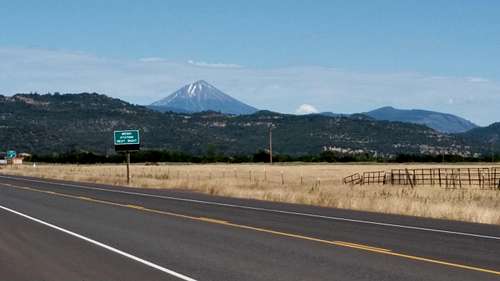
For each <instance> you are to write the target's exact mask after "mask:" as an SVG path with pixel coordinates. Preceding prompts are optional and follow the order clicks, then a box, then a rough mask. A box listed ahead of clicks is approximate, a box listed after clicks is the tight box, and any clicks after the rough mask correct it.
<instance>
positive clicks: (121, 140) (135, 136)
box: [114, 130, 141, 145]
mask: <svg viewBox="0 0 500 281" xmlns="http://www.w3.org/2000/svg"><path fill="white" fill-rule="evenodd" d="M114 135H115V145H127V144H140V143H141V142H140V138H139V130H126V131H115V132H114Z"/></svg>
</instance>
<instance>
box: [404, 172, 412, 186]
mask: <svg viewBox="0 0 500 281" xmlns="http://www.w3.org/2000/svg"><path fill="white" fill-rule="evenodd" d="M405 170H406V177H407V178H408V182H409V183H410V186H411V188H412V189H413V182H412V180H411V176H410V172H409V171H408V169H405Z"/></svg>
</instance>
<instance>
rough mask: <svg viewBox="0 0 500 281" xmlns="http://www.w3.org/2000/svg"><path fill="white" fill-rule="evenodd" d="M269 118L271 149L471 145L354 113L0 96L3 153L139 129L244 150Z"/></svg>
mask: <svg viewBox="0 0 500 281" xmlns="http://www.w3.org/2000/svg"><path fill="white" fill-rule="evenodd" d="M270 123H272V124H273V125H274V126H275V127H276V128H275V129H274V130H273V143H274V151H276V153H282V154H289V155H303V154H318V153H321V152H322V151H325V150H331V151H336V152H338V153H345V154H356V153H369V154H371V155H374V154H376V155H389V154H399V153H415V154H420V153H422V154H442V153H446V154H463V155H470V153H471V152H473V151H474V150H476V149H477V148H476V147H475V144H474V143H465V141H464V139H465V138H464V137H463V136H461V135H447V134H442V133H438V132H436V131H434V130H432V129H430V128H428V127H425V126H423V125H417V124H407V123H401V122H389V121H376V120H373V119H370V118H364V117H363V116H362V115H356V116H353V117H329V116H322V115H305V116H296V115H286V114H278V113H273V112H269V111H259V112H257V113H255V114H252V115H243V116H232V115H224V114H220V113H215V112H201V113H195V114H182V113H172V112H166V113H161V112H156V111H153V110H150V109H148V108H146V107H143V106H138V105H132V104H130V103H127V102H124V101H122V100H119V99H113V98H109V97H107V96H104V95H99V94H95V93H92V94H90V93H82V94H47V95H38V94H17V95H15V96H12V97H5V96H0V130H1V133H0V150H3V151H4V150H6V149H15V150H17V151H22V152H31V153H38V154H41V153H46V154H47V153H60V152H68V151H92V152H96V153H104V152H108V153H109V152H112V151H113V147H112V142H113V140H112V132H113V130H116V129H140V130H141V133H142V141H143V147H144V148H145V149H168V150H174V151H181V152H186V153H192V154H203V153H206V152H207V151H211V152H216V153H221V154H225V155H236V154H252V153H255V152H256V151H259V150H263V149H265V148H266V147H267V143H268V126H269V124H270ZM468 140H469V141H471V140H472V138H468ZM469 146H470V147H469Z"/></svg>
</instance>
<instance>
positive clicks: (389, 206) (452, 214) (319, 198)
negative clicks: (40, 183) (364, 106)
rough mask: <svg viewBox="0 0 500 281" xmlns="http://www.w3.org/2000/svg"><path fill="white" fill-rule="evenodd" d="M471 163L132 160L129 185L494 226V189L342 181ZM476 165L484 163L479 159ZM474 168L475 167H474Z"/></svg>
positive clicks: (59, 172) (76, 174)
mask: <svg viewBox="0 0 500 281" xmlns="http://www.w3.org/2000/svg"><path fill="white" fill-rule="evenodd" d="M470 166H471V165H467V166H465V165H439V166H437V165H418V164H415V165H395V164H391V165H383V164H317V165H316V164H289V165H272V166H270V165H264V164H234V165H229V164H206V165H194V164H193V165H181V164H168V165H158V166H147V165H132V167H131V171H132V183H131V186H134V187H140V188H182V189H189V190H193V191H197V192H203V193H208V194H213V195H221V196H230V197H240V198H254V199H261V200H269V201H278V202H289V203H300V204H310V205H317V206H325V207H335V208H344V209H354V210H365V211H374V212H382V213H392V214H404V215H412V216H421V217H431V218H444V219H452V220H462V221H469V222H477V223H488V224H500V191H498V190H480V189H475V188H461V189H459V188H457V189H445V188H442V187H436V186H434V187H431V186H417V187H415V188H414V189H412V188H410V187H408V186H391V185H363V186H359V185H357V186H349V185H344V184H343V183H342V178H343V177H345V176H348V175H350V174H353V173H356V172H362V171H379V170H390V169H393V168H403V169H404V168H429V167H455V168H456V167H470ZM483 166H484V167H490V166H488V165H483ZM474 167H481V166H479V165H475V166H474ZM0 173H2V174H12V175H27V176H35V177H42V178H52V179H64V180H72V181H84V182H95V183H105V184H112V185H126V176H125V174H126V169H125V166H124V165H43V164H42V165H37V166H36V167H33V166H30V165H23V166H17V167H16V166H13V167H4V168H2V169H1V170H0Z"/></svg>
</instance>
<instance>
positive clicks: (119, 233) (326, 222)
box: [0, 175, 500, 281]
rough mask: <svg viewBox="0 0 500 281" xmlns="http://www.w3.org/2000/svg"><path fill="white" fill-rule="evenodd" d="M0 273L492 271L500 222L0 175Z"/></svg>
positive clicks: (247, 275) (272, 275)
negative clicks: (477, 221)
mask: <svg viewBox="0 0 500 281" xmlns="http://www.w3.org/2000/svg"><path fill="white" fill-rule="evenodd" d="M499 212H500V210H499ZM0 280H12V281H15V280H81V281H83V280H120V281H122V280H213V281H219V280H220V281H222V280H237V281H240V280H241V281H246V280H307V281H310V280H348V281H349V280H440V281H441V280H453V281H457V280H500V226H495V225H483V224H472V223H463V222H454V221H446V220H433V219H424V218H415V217H408V216H395V215H385V214H376V213H369V212H358V211H348V210H339V209H332V208H319V207H312V206H303V205H293V204H280V203H273V202H263V201H257V200H244V199H232V198H222V197H214V196H209V195H204V194H197V193H191V192H186V191H182V190H147V189H133V188H126V187H111V186H106V185H98V184H88V183H75V182H64V181H56V180H46V179H36V178H27V177H13V176H6V175H0Z"/></svg>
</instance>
